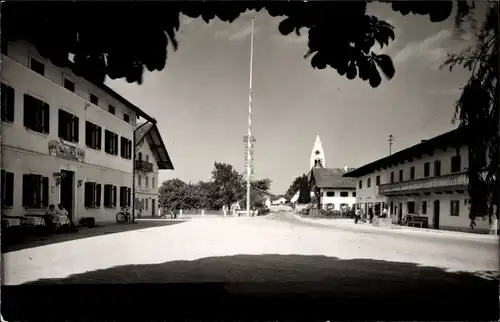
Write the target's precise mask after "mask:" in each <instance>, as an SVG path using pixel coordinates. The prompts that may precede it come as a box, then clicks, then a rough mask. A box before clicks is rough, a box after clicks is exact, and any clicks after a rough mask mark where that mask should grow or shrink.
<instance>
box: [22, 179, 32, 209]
mask: <svg viewBox="0 0 500 322" xmlns="http://www.w3.org/2000/svg"><path fill="white" fill-rule="evenodd" d="M30 186H31V176H30V175H29V174H23V207H28V206H29V205H30V199H31V197H32V195H31V187H30Z"/></svg>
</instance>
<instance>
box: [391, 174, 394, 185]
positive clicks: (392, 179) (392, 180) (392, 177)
mask: <svg viewBox="0 0 500 322" xmlns="http://www.w3.org/2000/svg"><path fill="white" fill-rule="evenodd" d="M393 182H394V171H392V172H391V183H393Z"/></svg>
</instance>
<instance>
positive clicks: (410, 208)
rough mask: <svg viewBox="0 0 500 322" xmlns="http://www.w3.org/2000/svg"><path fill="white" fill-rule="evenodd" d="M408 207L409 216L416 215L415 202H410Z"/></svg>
mask: <svg viewBox="0 0 500 322" xmlns="http://www.w3.org/2000/svg"><path fill="white" fill-rule="evenodd" d="M407 207H408V213H409V214H415V202H414V201H408V204H407Z"/></svg>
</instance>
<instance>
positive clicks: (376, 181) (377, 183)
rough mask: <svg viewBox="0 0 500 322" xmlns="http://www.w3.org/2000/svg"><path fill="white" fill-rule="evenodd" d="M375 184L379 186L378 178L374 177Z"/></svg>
mask: <svg viewBox="0 0 500 322" xmlns="http://www.w3.org/2000/svg"><path fill="white" fill-rule="evenodd" d="M375 184H376V185H377V186H379V185H380V176H376V177H375Z"/></svg>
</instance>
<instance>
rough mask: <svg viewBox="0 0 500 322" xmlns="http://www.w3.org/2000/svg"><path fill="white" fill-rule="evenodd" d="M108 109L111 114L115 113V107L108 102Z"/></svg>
mask: <svg viewBox="0 0 500 322" xmlns="http://www.w3.org/2000/svg"><path fill="white" fill-rule="evenodd" d="M108 111H109V113H111V114H113V115H115V113H116V109H115V107H114V106H113V105H111V104H109V106H108Z"/></svg>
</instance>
